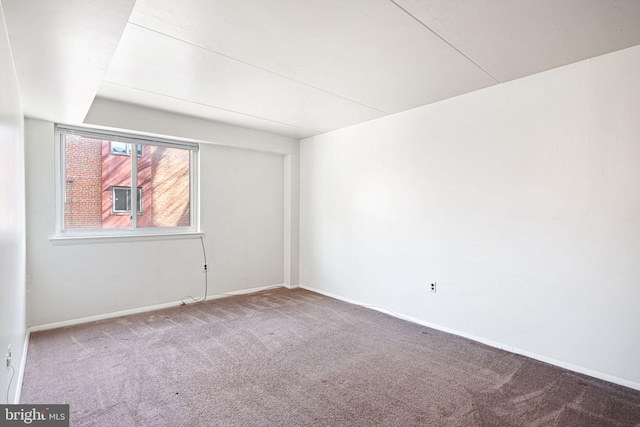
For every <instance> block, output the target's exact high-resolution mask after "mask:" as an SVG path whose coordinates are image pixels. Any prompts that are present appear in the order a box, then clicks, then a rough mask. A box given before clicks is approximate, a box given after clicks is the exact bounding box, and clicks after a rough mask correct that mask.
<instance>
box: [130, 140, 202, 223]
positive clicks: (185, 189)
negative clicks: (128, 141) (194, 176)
mask: <svg viewBox="0 0 640 427" xmlns="http://www.w3.org/2000/svg"><path fill="white" fill-rule="evenodd" d="M189 166H190V151H189V150H183V149H180V148H168V147H158V146H154V145H143V146H142V156H141V157H139V158H138V185H139V186H140V187H142V194H144V197H143V200H142V204H143V209H142V214H139V215H138V227H140V228H148V227H188V226H190V225H191V211H190V203H191V201H190V195H191V190H190V188H191V187H190V185H191V183H190V174H189Z"/></svg>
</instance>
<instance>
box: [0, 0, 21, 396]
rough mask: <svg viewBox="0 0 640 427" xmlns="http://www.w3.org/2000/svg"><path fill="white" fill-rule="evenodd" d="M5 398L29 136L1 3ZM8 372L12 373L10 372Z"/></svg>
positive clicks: (15, 321)
mask: <svg viewBox="0 0 640 427" xmlns="http://www.w3.org/2000/svg"><path fill="white" fill-rule="evenodd" d="M0 153H1V154H0V200H2V203H0V357H1V360H2V366H3V369H2V372H3V375H2V376H1V379H0V384H1V385H2V393H1V394H0V396H2V397H0V402H1V403H3V404H4V403H7V402H6V400H5V399H6V390H7V387H8V385H9V384H8V383H9V380H10V377H11V376H10V371H9V370H5V369H4V363H5V354H6V351H7V348H8V346H9V345H11V350H12V365H13V366H14V368H15V370H16V374H15V377H14V378H13V382H12V383H11V389H10V393H9V402H10V403H14V398H15V393H16V386H17V384H18V381H19V371H20V365H21V362H22V358H23V354H22V353H23V347H24V340H25V334H26V319H25V225H24V138H23V119H22V105H21V101H20V94H19V89H18V81H17V79H16V74H15V71H14V66H13V59H12V57H11V49H10V46H9V42H8V38H7V32H6V26H5V22H4V13H3V11H2V4H0ZM5 373H8V374H5Z"/></svg>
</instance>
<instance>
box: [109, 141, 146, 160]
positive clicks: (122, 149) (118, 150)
mask: <svg viewBox="0 0 640 427" xmlns="http://www.w3.org/2000/svg"><path fill="white" fill-rule="evenodd" d="M137 146H138V147H137V151H138V157H140V156H142V145H141V144H137ZM111 154H120V155H122V156H130V155H131V144H127V143H126V142H119V141H111Z"/></svg>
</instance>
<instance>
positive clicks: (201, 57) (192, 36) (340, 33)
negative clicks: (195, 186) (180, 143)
mask: <svg viewBox="0 0 640 427" xmlns="http://www.w3.org/2000/svg"><path fill="white" fill-rule="evenodd" d="M0 1H1V2H2V5H3V7H4V10H5V18H6V22H7V28H8V32H9V37H10V41H11V46H12V49H13V54H14V61H15V63H16V69H17V72H18V79H19V82H20V86H21V91H22V96H23V102H24V108H25V114H27V115H30V116H35V117H42V118H45V119H49V120H54V121H62V122H81V121H82V120H83V119H84V115H85V114H86V112H87V111H88V109H89V107H90V104H91V101H92V100H93V99H94V98H95V97H96V96H98V97H102V98H107V99H113V100H118V101H123V102H128V103H133V104H138V105H144V106H149V107H153V108H157V109H162V110H167V111H173V112H177V113H181V114H187V115H191V116H196V117H201V118H206V119H210V120H215V121H220V122H224V123H230V124H234V125H239V126H244V127H248V128H253V129H258V130H263V131H266V132H270V133H274V134H280V135H286V136H292V137H295V138H303V137H306V136H310V135H315V134H318V133H322V132H327V131H330V130H334V129H338V128H341V127H345V126H349V125H352V124H356V123H360V122H363V121H366V120H371V119H374V118H377V117H382V116H384V115H387V114H392V113H396V112H400V111H404V110H407V109H410V108H414V107H417V106H420V105H425V104H429V103H432V102H436V101H439V100H442V99H446V98H450V97H453V96H456V95H460V94H463V93H466V92H470V91H473V90H477V89H481V88H483V87H487V86H490V85H494V84H498V83H501V82H505V81H509V80H513V79H516V78H519V77H523V76H526V75H530V74H533V73H537V72H540V71H544V70H547V69H550V68H554V67H558V66H562V65H566V64H569V63H572V62H576V61H579V60H582V59H586V58H590V57H594V56H598V55H601V54H604V53H608V52H612V51H615V50H619V49H623V48H626V47H630V46H634V45H637V44H640V1H639V0H562V1H558V0H519V1H514V0H458V1H452V0H348V1H345V0H215V1H212V0H181V1H175V0H137V1H134V0H109V1H99V0H0ZM134 3H135V6H134ZM116 45H117V49H116V48H115V47H116Z"/></svg>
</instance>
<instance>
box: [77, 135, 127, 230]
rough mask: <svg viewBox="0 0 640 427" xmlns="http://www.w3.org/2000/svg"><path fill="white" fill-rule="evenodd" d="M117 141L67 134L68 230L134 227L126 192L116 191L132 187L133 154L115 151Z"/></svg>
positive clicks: (118, 147)
mask: <svg viewBox="0 0 640 427" xmlns="http://www.w3.org/2000/svg"><path fill="white" fill-rule="evenodd" d="M117 144H119V143H114V142H111V141H108V140H100V139H91V138H85V137H82V136H78V135H66V136H65V153H64V154H65V183H64V185H65V196H66V198H65V201H64V203H65V206H64V207H65V220H64V227H65V229H100V228H131V218H130V214H129V213H127V212H126V205H127V197H128V196H127V195H126V192H125V193H118V194H114V192H113V191H112V189H113V187H130V186H131V157H130V156H126V155H124V156H123V155H122V154H121V153H114V147H116V148H117V149H122V147H120V146H118V145H117ZM126 149H127V148H126V146H125V147H124V150H125V154H126ZM129 191H131V190H129ZM114 196H115V197H114ZM128 204H129V210H130V209H131V207H130V206H131V202H130V201H129V202H128ZM120 208H125V209H124V211H122V210H121V209H120ZM119 210H120V212H118V211H119Z"/></svg>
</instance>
